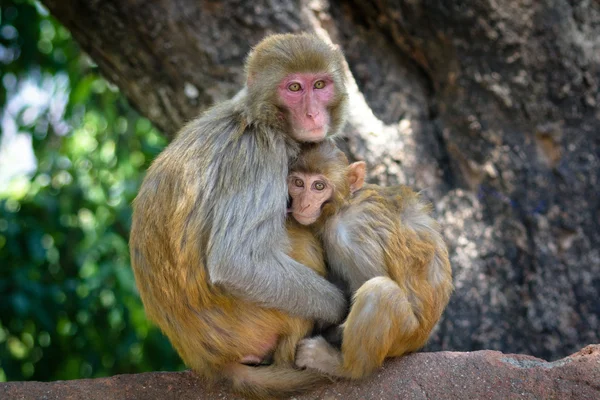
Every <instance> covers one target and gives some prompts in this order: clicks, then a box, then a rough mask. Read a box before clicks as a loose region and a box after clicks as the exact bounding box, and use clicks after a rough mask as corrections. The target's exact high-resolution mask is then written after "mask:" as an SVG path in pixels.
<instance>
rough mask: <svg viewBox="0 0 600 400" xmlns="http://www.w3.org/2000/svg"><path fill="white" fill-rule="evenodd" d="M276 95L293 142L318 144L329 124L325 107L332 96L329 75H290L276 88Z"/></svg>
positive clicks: (327, 111) (326, 107)
mask: <svg viewBox="0 0 600 400" xmlns="http://www.w3.org/2000/svg"><path fill="white" fill-rule="evenodd" d="M278 95H279V100H280V102H281V104H282V107H283V109H284V110H286V112H287V117H288V119H289V121H288V122H289V124H290V126H291V133H292V136H293V138H294V139H296V140H298V141H300V142H318V141H321V140H323V139H324V138H325V136H326V135H327V133H328V131H329V125H330V121H331V117H330V115H329V108H328V106H329V105H330V103H331V102H332V100H333V98H334V96H335V87H334V82H333V79H332V78H331V76H330V75H329V74H326V73H320V74H315V73H295V74H290V75H288V76H286V77H285V78H284V79H283V80H282V82H281V84H280V85H279V87H278Z"/></svg>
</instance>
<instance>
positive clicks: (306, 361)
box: [288, 141, 453, 379]
mask: <svg viewBox="0 0 600 400" xmlns="http://www.w3.org/2000/svg"><path fill="white" fill-rule="evenodd" d="M290 169H291V173H290V177H289V183H288V185H289V193H290V196H291V197H292V204H291V215H292V216H293V218H294V219H296V221H298V222H299V223H301V224H303V225H310V227H311V228H312V229H313V231H314V232H315V233H316V235H317V236H318V237H319V238H320V239H321V240H322V242H323V248H324V250H325V254H326V255H327V257H326V258H327V260H328V261H329V264H328V265H329V268H330V269H331V270H332V272H333V273H334V275H335V276H337V277H338V278H341V280H342V281H343V282H345V283H346V284H347V286H348V289H349V291H350V293H351V294H352V296H353V302H352V306H351V308H350V313H349V315H348V318H347V319H346V321H345V322H344V323H343V324H342V325H341V328H340V329H339V330H338V331H339V333H341V335H342V340H341V352H340V351H338V350H337V349H335V348H334V347H332V346H331V345H330V344H329V343H328V342H327V341H326V340H325V339H324V338H323V337H320V336H318V337H316V338H310V339H304V340H302V341H301V342H300V345H299V347H298V352H297V355H296V364H297V365H298V366H301V367H308V368H313V369H316V370H318V371H321V372H323V373H326V374H329V375H334V376H341V377H346V378H355V379H356V378H362V377H364V376H367V375H368V374H370V373H372V372H373V371H374V370H375V369H376V368H378V367H379V366H381V364H382V363H383V360H384V359H385V358H386V357H397V356H400V355H403V354H405V353H408V352H411V351H416V350H418V349H419V348H421V347H423V345H424V344H425V343H426V342H427V339H428V338H429V335H430V333H431V330H432V329H433V327H434V326H435V324H436V323H437V321H438V320H439V318H440V316H441V315H442V312H443V310H444V308H445V307H446V305H447V304H448V300H449V298H450V294H451V292H452V288H453V286H452V271H451V268H450V263H449V260H448V250H447V249H446V244H445V243H444V240H443V239H442V236H441V235H440V233H439V228H438V225H437V223H436V222H435V220H434V219H433V218H432V217H431V215H430V211H431V207H430V206H429V205H428V204H426V203H425V202H423V201H422V200H421V199H420V198H419V195H418V194H417V193H415V192H414V191H413V190H411V189H410V188H409V187H407V186H402V185H399V186H391V187H381V186H377V185H365V186H364V187H363V183H364V178H365V163H364V162H360V161H359V162H356V163H353V164H350V165H348V160H347V158H346V156H345V155H344V153H342V151H340V150H339V149H337V148H336V147H335V145H334V144H333V142H332V141H325V142H322V143H319V144H309V145H306V146H305V150H304V151H303V152H302V154H301V155H300V157H298V159H297V160H296V161H295V162H294V164H292V166H291V167H290Z"/></svg>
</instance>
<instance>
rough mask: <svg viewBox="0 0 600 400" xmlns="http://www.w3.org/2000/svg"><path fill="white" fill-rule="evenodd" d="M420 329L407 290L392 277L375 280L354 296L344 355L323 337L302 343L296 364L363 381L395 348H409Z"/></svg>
mask: <svg viewBox="0 0 600 400" xmlns="http://www.w3.org/2000/svg"><path fill="white" fill-rule="evenodd" d="M418 327H419V322H418V320H417V318H416V316H415V314H414V312H413V309H412V305H411V303H410V302H409V300H408V297H407V295H406V293H405V291H404V290H402V289H401V288H400V287H399V286H398V284H396V282H394V281H393V280H391V279H390V278H387V277H376V278H372V279H369V280H368V281H367V282H365V283H364V284H363V285H362V286H361V287H360V288H359V289H358V290H357V291H356V294H355V295H354V302H353V304H352V307H351V309H350V314H349V315H348V319H347V320H346V322H344V325H343V339H342V351H341V353H340V352H339V351H337V350H336V349H335V348H334V347H333V346H331V345H330V344H329V343H327V341H326V340H325V339H323V338H322V337H317V338H311V339H305V340H303V341H301V342H300V344H299V347H298V354H297V356H296V365H298V366H300V367H308V368H314V369H317V370H319V371H321V372H323V373H326V374H328V375H334V376H340V377H345V378H353V379H358V378H362V377H364V376H367V375H369V374H370V373H372V372H373V371H374V370H375V369H377V368H378V367H380V366H381V364H383V360H384V359H385V357H386V356H388V355H389V353H390V350H391V349H392V347H394V349H395V350H398V347H399V343H402V342H406V343H405V345H406V348H407V349H409V348H410V347H411V346H410V339H411V337H412V336H413V335H414V333H415V331H416V330H417V329H418ZM395 353H396V354H397V353H398V352H397V351H395Z"/></svg>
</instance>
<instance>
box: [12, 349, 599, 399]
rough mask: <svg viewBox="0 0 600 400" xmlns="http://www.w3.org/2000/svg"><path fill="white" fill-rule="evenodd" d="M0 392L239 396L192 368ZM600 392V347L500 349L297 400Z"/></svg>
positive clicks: (432, 357) (385, 373)
mask: <svg viewBox="0 0 600 400" xmlns="http://www.w3.org/2000/svg"><path fill="white" fill-rule="evenodd" d="M0 397H1V398H3V399H19V400H29V399H31V400H34V399H46V400H53V399H56V400H76V399H77V400H78V399H81V400H106V399H114V400H121V399H127V400H137V399H139V400H147V399H161V400H171V399H173V400H185V399H195V400H202V399H207V400H208V399H210V400H213V399H221V400H234V399H241V398H240V397H239V396H236V395H234V394H232V393H231V392H229V391H227V390H225V389H220V388H216V387H212V388H211V387H207V386H206V385H205V384H204V383H203V382H202V381H200V380H199V379H197V378H196V377H195V376H194V375H193V374H192V373H191V372H170V373H164V372H162V373H161V372H154V373H146V374H137V375H117V376H113V377H111V378H101V379H82V380H76V381H66V382H65V381H63V382H51V383H42V382H12V383H0ZM598 398H600V346H589V347H586V348H585V349H583V350H581V351H580V352H578V353H577V354H573V355H572V356H570V357H567V358H564V359H562V360H558V361H555V362H552V363H549V362H545V361H543V360H540V359H537V358H533V357H529V356H522V355H515V354H502V353H499V352H496V351H478V352H474V353H454V352H439V353H419V354H413V355H410V356H407V357H404V358H400V359H395V360H390V361H388V362H386V364H385V366H384V367H383V368H382V369H381V370H380V371H379V372H378V373H377V374H375V375H374V376H372V377H371V378H368V379H365V380H364V381H361V382H354V383H351V382H347V381H339V382H334V383H331V384H325V385H323V386H321V387H320V388H318V389H316V390H314V391H312V392H310V393H307V394H305V395H303V396H297V397H294V399H296V400H313V399H314V400H317V399H320V400H333V399H429V400H435V399H488V400H494V399H498V400H506V399H557V400H563V399H589V400H594V399H598Z"/></svg>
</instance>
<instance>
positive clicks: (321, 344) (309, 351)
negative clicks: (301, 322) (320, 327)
mask: <svg viewBox="0 0 600 400" xmlns="http://www.w3.org/2000/svg"><path fill="white" fill-rule="evenodd" d="M339 365H340V354H339V352H338V351H337V350H336V349H334V348H333V347H332V346H331V345H330V344H329V343H327V340H325V338H323V337H322V336H317V337H314V338H309V339H304V340H301V341H300V342H299V343H298V350H297V351H296V366H298V367H301V368H313V369H316V370H319V371H321V372H324V373H326V374H331V375H335V374H336V371H337V369H338V368H339Z"/></svg>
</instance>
